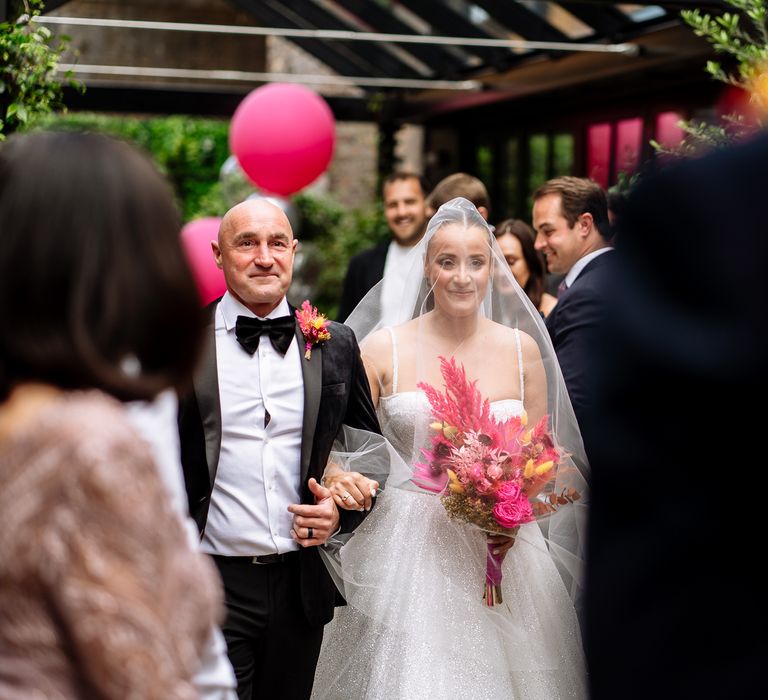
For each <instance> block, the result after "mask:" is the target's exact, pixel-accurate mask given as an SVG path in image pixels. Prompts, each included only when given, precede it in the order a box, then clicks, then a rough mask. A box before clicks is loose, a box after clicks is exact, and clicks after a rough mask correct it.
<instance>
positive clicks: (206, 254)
mask: <svg viewBox="0 0 768 700" xmlns="http://www.w3.org/2000/svg"><path fill="white" fill-rule="evenodd" d="M220 224H221V219H220V218H219V217H216V216H210V217H206V218H204V219H195V220H194V221H190V222H189V223H188V224H186V225H185V226H184V228H182V229H181V246H182V248H184V252H185V253H186V256H187V261H188V262H189V266H190V267H191V268H192V275H193V276H194V278H195V282H197V290H198V292H199V294H200V301H201V303H202V305H203V306H205V305H206V304H209V303H210V302H212V301H213V300H214V299H218V298H219V297H220V296H221V295H222V294H224V292H225V291H226V290H227V285H226V283H225V281H224V273H223V272H222V271H221V270H220V269H219V268H218V267H216V261H215V260H214V259H213V251H212V250H211V241H213V240H216V237H217V236H218V235H219V225H220Z"/></svg>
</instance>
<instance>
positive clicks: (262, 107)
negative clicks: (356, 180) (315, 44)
mask: <svg viewBox="0 0 768 700" xmlns="http://www.w3.org/2000/svg"><path fill="white" fill-rule="evenodd" d="M334 138H335V136H334V120H333V114H332V112H331V109H330V107H328V105H327V103H326V102H325V100H324V99H323V98H322V97H320V95H318V94H317V93H315V92H312V90H308V89H307V88H305V87H302V86H301V85H294V84H290V83H271V84H269V85H263V86H262V87H260V88H257V89H256V90H254V91H253V92H251V93H250V94H249V95H248V96H247V97H246V98H245V99H244V100H243V101H242V102H241V103H240V105H239V106H238V108H237V109H236V110H235V114H234V116H233V117H232V123H231V124H230V127H229V147H230V150H231V151H232V153H233V154H234V155H235V156H236V157H237V160H238V162H239V163H240V167H241V168H242V169H243V172H245V174H246V175H247V176H248V178H249V179H250V180H251V181H252V182H254V183H255V184H256V185H257V186H258V187H260V188H261V189H262V190H265V191H267V192H271V193H273V194H279V195H282V196H283V197H286V196H288V195H290V194H293V193H294V192H298V191H299V190H300V189H302V188H304V187H306V186H307V185H309V184H310V183H311V182H313V181H314V180H316V179H317V178H318V177H319V176H320V175H322V174H323V172H325V170H326V168H327V167H328V164H329V163H330V162H331V157H332V156H333V144H334Z"/></svg>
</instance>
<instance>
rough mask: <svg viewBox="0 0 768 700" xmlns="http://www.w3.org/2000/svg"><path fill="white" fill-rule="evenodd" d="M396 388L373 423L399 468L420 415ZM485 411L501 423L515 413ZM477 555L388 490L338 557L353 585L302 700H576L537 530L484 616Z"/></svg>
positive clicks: (565, 619)
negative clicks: (307, 694)
mask: <svg viewBox="0 0 768 700" xmlns="http://www.w3.org/2000/svg"><path fill="white" fill-rule="evenodd" d="M394 360H395V367H396V366H397V365H396V361H397V360H396V350H395V358H394ZM395 374H396V373H395ZM396 381H397V380H396V376H395V378H394V381H393V392H395V393H393V394H391V395H389V396H386V397H382V398H381V399H380V401H379V409H378V411H379V419H380V422H381V425H382V428H383V431H384V435H385V437H386V438H387V439H388V440H389V441H390V443H391V444H392V446H393V447H394V448H395V450H397V452H398V453H399V454H400V456H401V457H403V458H404V459H406V460H408V459H410V456H411V453H412V448H413V440H414V435H415V431H416V429H417V428H416V426H418V425H424V423H425V422H426V424H428V423H429V422H430V409H429V403H428V401H427V399H426V397H425V395H424V394H422V393H421V392H415V391H414V392H402V393H396ZM521 386H522V384H521ZM491 408H492V411H493V413H494V414H495V415H496V416H497V417H498V418H508V417H510V416H512V415H518V414H519V413H520V412H521V411H522V408H523V407H522V402H521V401H519V400H511V399H510V400H504V401H496V402H494V403H493V404H492V405H491ZM486 555H487V546H486V541H485V534H484V533H483V532H481V531H480V530H478V529H477V528H473V527H472V526H470V525H466V524H464V523H461V522H457V521H455V520H451V519H449V518H448V516H447V515H446V512H445V510H444V508H443V506H442V504H441V502H440V499H439V497H438V496H435V495H433V494H431V493H428V492H426V491H419V490H417V489H415V487H414V490H409V489H403V488H386V489H385V490H384V492H383V493H382V494H381V496H380V497H379V498H378V500H377V503H376V506H375V508H374V509H373V510H372V512H371V514H370V515H369V516H368V518H366V520H365V521H364V522H363V524H362V525H361V526H360V527H359V528H358V529H357V531H356V532H355V534H354V535H353V537H352V538H351V540H350V541H349V542H348V543H347V544H346V545H345V546H344V548H343V549H342V551H341V559H342V564H343V567H344V571H345V578H346V577H347V576H349V577H351V578H352V579H354V583H355V585H354V586H353V587H352V590H353V592H352V594H348V604H347V606H346V607H341V608H337V610H336V615H335V618H334V620H333V621H332V622H331V623H329V624H328V625H327V626H326V629H325V636H324V640H323V646H322V650H321V653H320V660H319V663H318V666H317V673H316V675H315V685H314V690H313V694H312V697H313V698H316V699H318V700H319V699H321V698H322V699H324V700H325V699H331V698H332V699H334V700H341V699H345V700H346V699H349V700H353V699H354V700H357V699H358V698H365V699H366V700H374V699H376V700H378V699H380V700H398V699H399V700H422V699H423V700H427V699H429V700H469V699H471V698H477V699H478V700H496V699H498V700H513V699H514V700H521V699H525V700H559V699H561V698H586V697H587V691H586V678H585V670H584V659H583V653H582V649H581V637H580V632H579V627H578V623H577V620H576V614H575V611H574V608H573V604H572V602H571V599H570V597H569V596H568V593H567V591H566V588H565V585H564V584H563V581H562V579H561V577H560V575H559V574H558V571H557V569H556V568H555V565H554V563H553V561H552V559H551V558H550V556H549V554H548V550H547V545H546V543H545V541H544V538H543V536H542V534H541V530H540V528H539V525H538V524H536V523H529V524H527V525H524V526H523V527H522V528H521V530H520V532H519V534H518V537H517V541H516V543H515V545H514V546H513V547H512V549H511V550H510V551H509V553H508V554H507V556H506V558H505V561H504V564H503V581H502V592H503V597H504V603H503V604H502V605H498V606H495V607H492V608H488V607H486V606H485V605H484V601H483V600H482V593H483V587H484V584H485V565H486Z"/></svg>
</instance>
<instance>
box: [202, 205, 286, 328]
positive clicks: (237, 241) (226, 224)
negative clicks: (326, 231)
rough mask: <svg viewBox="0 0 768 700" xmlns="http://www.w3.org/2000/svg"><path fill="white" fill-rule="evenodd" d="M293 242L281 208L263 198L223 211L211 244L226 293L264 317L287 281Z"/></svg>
mask: <svg viewBox="0 0 768 700" xmlns="http://www.w3.org/2000/svg"><path fill="white" fill-rule="evenodd" d="M296 243H297V242H296V240H295V239H294V237H293V230H292V229H291V223H290V221H289V220H288V217H287V216H286V215H285V212H284V211H283V210H282V209H281V208H280V207H278V206H276V205H274V204H272V203H271V202H268V201H266V200H264V199H247V200H245V201H244V202H240V203H239V204H236V205H235V206H234V207H232V208H231V209H230V210H229V211H228V212H227V213H226V214H225V215H224V217H223V218H222V220H221V226H220V227H219V237H218V240H217V241H211V247H212V249H213V255H214V258H215V259H216V264H217V265H218V266H219V267H220V268H221V269H222V270H223V271H224V279H225V280H226V283H227V290H228V291H229V293H230V294H232V296H234V297H235V298H236V299H237V300H238V301H239V302H240V303H241V304H243V305H244V306H246V307H247V308H248V309H250V310H251V311H252V312H253V313H255V314H256V315H257V316H262V317H263V316H266V315H267V314H268V313H269V312H270V311H272V310H273V309H274V308H275V307H276V306H277V305H278V304H279V303H280V302H281V301H282V299H283V297H284V296H285V294H286V292H287V291H288V287H290V285H291V279H292V277H293V256H294V252H295V251H296Z"/></svg>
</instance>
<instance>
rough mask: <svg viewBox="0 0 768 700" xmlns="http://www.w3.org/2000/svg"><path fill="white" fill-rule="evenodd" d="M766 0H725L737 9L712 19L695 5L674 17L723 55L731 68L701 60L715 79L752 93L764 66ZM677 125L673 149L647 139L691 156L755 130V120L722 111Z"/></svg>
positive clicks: (767, 58)
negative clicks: (712, 119) (716, 117)
mask: <svg viewBox="0 0 768 700" xmlns="http://www.w3.org/2000/svg"><path fill="white" fill-rule="evenodd" d="M767 1H768V0H725V2H726V3H728V4H729V5H730V6H731V7H733V8H734V9H735V10H736V11H737V12H724V13H723V14H721V15H718V16H714V17H713V16H712V15H710V14H708V13H703V12H701V11H700V10H698V9H694V10H683V11H681V13H680V16H681V17H682V18H683V20H684V21H685V22H686V24H688V25H689V26H690V27H691V28H692V29H693V31H694V33H695V34H696V35H697V36H700V37H703V38H705V39H706V40H707V41H708V42H709V43H710V44H712V46H713V47H714V49H715V51H716V52H717V53H720V54H725V57H726V60H727V61H728V62H729V64H730V66H731V67H730V68H726V67H724V66H723V64H722V62H720V61H707V64H706V67H705V70H706V71H707V72H708V73H709V74H710V75H711V76H712V77H713V78H714V79H715V80H718V81H720V82H723V83H726V84H728V85H734V86H736V87H738V88H741V89H743V90H746V91H747V92H753V90H754V87H755V81H756V80H757V79H758V78H759V77H760V75H761V74H763V73H765V71H766V69H768V4H767ZM744 18H746V20H747V21H748V23H749V26H748V28H744V27H743V26H742V20H743V19H744ZM765 106H768V105H765ZM679 126H680V128H681V129H682V130H683V132H684V133H685V138H684V139H683V141H682V142H681V143H680V144H679V145H678V146H676V147H675V148H674V149H666V148H664V147H663V146H661V145H660V144H659V143H657V142H656V141H651V145H652V146H653V147H654V148H655V149H656V151H657V152H659V153H662V154H666V155H671V156H683V157H685V156H694V155H698V154H700V153H701V152H702V151H706V150H711V149H713V148H721V147H723V146H727V145H729V144H731V143H733V142H734V141H736V140H739V139H741V138H743V137H744V136H746V135H748V134H749V133H751V132H753V131H754V129H755V124H753V123H749V122H748V121H747V120H745V119H744V117H743V116H742V115H739V114H728V115H725V116H723V117H722V118H721V120H720V121H719V122H718V123H714V124H711V123H707V122H703V121H699V120H690V121H681V122H680V123H679ZM758 126H759V124H758Z"/></svg>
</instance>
